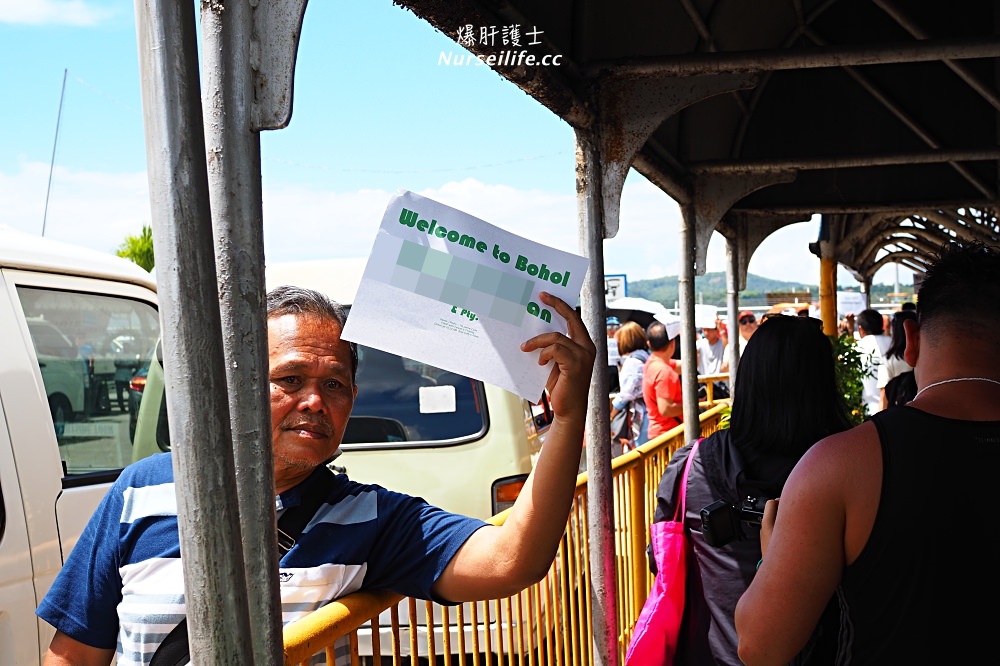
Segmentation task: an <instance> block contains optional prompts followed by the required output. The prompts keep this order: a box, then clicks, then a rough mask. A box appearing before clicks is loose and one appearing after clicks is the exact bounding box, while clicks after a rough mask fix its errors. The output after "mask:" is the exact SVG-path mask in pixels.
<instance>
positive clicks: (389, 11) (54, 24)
mask: <svg viewBox="0 0 1000 666" xmlns="http://www.w3.org/2000/svg"><path fill="white" fill-rule="evenodd" d="M456 28H457V26H456ZM540 39H543V40H544V34H542V35H541V36H540ZM442 52H444V53H449V52H454V53H455V54H461V53H464V49H462V47H460V46H458V45H457V44H456V43H455V42H454V41H453V40H452V39H451V38H450V37H448V36H446V35H443V34H442V33H440V32H438V31H436V30H435V29H433V28H432V27H431V26H430V25H429V24H427V23H426V22H424V21H422V20H421V19H419V18H417V17H415V16H414V15H413V14H412V13H410V12H409V11H407V10H403V9H400V8H399V7H395V6H393V5H392V3H391V2H390V1H389V0H366V1H365V2H358V3H345V2H331V1H321V0H313V2H311V3H310V4H309V6H308V8H307V10H306V16H305V21H304V25H303V31H302V39H301V42H300V48H299V54H298V63H297V68H296V77H295V97H294V111H293V115H292V121H291V124H290V125H289V127H288V128H286V129H283V130H278V131H274V132H266V133H264V135H263V138H262V161H263V168H262V171H263V185H264V215H265V230H264V233H265V255H266V258H267V260H275V261H288V260H294V259H297V258H302V259H312V258H322V257H345V256H366V255H367V254H368V251H369V249H370V247H371V242H372V240H373V239H374V234H375V230H376V229H377V227H378V224H379V221H380V219H381V215H382V211H383V210H384V207H385V205H386V203H387V202H388V199H389V196H390V194H391V193H392V192H394V191H395V190H397V189H400V188H403V189H409V190H413V191H415V192H419V193H420V194H423V195H425V196H429V197H431V198H434V199H437V200H439V201H442V202H444V203H447V204H449V205H452V206H455V207H457V208H460V209H463V210H465V211H467V212H469V213H471V214H474V215H476V216H478V217H481V218H483V219H486V220H488V221H490V222H492V223H493V224H496V225H498V226H501V227H503V228H505V229H508V230H509V231H512V232H514V233H518V234H521V235H524V236H528V237H531V238H533V239H534V240H537V241H540V242H544V243H547V244H550V245H554V246H556V247H559V248H560V249H564V250H569V251H577V250H578V245H577V210H576V195H575V180H574V179H575V171H574V143H573V132H572V130H571V128H570V127H569V126H568V125H567V124H566V123H565V122H563V121H562V120H560V119H559V118H557V117H556V116H555V115H554V114H552V113H551V112H549V111H548V110H547V109H546V108H544V107H542V106H541V105H540V104H538V103H537V102H535V101H534V100H533V99H532V98H531V97H529V96H528V95H526V94H525V93H523V92H522V91H521V90H520V89H519V88H517V87H516V86H514V85H513V84H512V83H510V82H508V81H506V80H504V79H502V78H501V77H500V76H499V75H497V74H496V73H495V72H493V71H492V70H490V69H489V68H488V67H485V66H462V67H455V66H450V67H449V66H447V65H439V56H440V54H441V53H442ZM0 59H2V62H3V63H5V64H4V66H3V67H2V68H0V86H2V88H0V89H3V90H4V91H5V99H6V103H5V104H3V105H0V127H3V130H2V141H0V201H3V202H4V205H3V206H2V207H0V224H4V225H7V226H10V227H14V228H16V229H20V230H23V231H27V232H30V233H39V234H40V233H41V230H42V220H43V216H44V217H45V229H46V230H45V235H46V236H47V237H52V238H55V239H57V240H62V241H66V242H72V243H77V244H81V245H86V246H88V247H93V248H95V249H98V250H104V251H112V250H113V249H114V248H115V247H116V246H117V245H118V244H119V243H121V241H122V239H123V238H124V237H125V236H126V235H127V234H133V233H137V232H138V231H139V229H140V228H141V226H142V224H144V223H148V222H149V200H148V188H147V184H146V174H145V169H146V159H145V147H144V137H143V127H142V112H141V103H140V91H139V73H138V58H137V53H136V38H135V23H134V14H133V6H132V3H131V2H125V1H123V0H21V1H20V2H15V1H14V0H0ZM14 63H17V64H16V65H15V64H14ZM64 69H66V70H68V74H67V79H66V92H65V97H64V101H63V108H62V115H61V121H60V127H59V140H58V145H57V149H56V156H55V171H54V174H53V177H52V186H51V194H50V199H49V207H48V213H47V215H46V214H45V197H46V188H47V184H48V179H49V162H50V159H51V157H52V148H53V138H54V134H55V129H56V119H57V116H58V108H59V99H60V87H61V84H62V79H63V70H64ZM679 220H680V214H679V211H678V209H677V205H676V203H675V202H673V201H672V200H671V199H670V198H669V197H668V196H667V195H666V194H664V193H663V192H661V191H659V190H657V189H656V188H655V187H653V186H652V185H650V184H649V183H648V182H647V181H646V180H645V179H644V178H642V177H641V176H639V175H638V174H637V173H635V172H632V173H631V174H630V175H629V177H628V179H627V180H626V185H625V191H624V193H623V197H622V219H621V229H620V231H619V234H618V236H616V237H615V238H614V239H611V240H609V241H607V242H606V243H605V264H606V265H605V268H606V272H607V273H625V274H627V275H628V276H629V279H630V280H631V279H643V278H650V277H660V276H663V275H667V274H676V273H677V272H678V256H679V254H678V249H677V247H678V242H679V235H678V230H679ZM817 231H818V224H817V223H816V222H807V223H802V224H798V225H794V226H792V227H789V228H786V229H783V230H781V231H779V232H777V233H775V234H774V235H772V236H771V237H770V238H768V239H767V240H766V241H765V242H764V244H763V245H762V246H761V248H760V249H759V250H758V251H757V252H756V253H755V255H754V256H753V257H752V258H751V262H750V271H751V272H753V273H757V274H759V275H764V276H767V277H771V278H775V279H782V280H789V281H796V282H800V283H805V284H816V283H818V281H819V277H818V275H819V272H818V271H819V262H818V260H817V259H816V258H815V257H813V256H812V255H810V254H809V253H808V251H807V249H806V244H807V243H808V242H809V241H812V240H815V239H816V235H817ZM724 262H725V245H724V241H723V240H722V238H721V237H720V236H718V235H716V236H715V238H714V239H713V241H712V243H711V245H710V247H709V260H708V269H709V270H710V271H714V270H724V266H725V263H724ZM893 277H894V271H893V269H892V268H888V269H883V271H882V272H880V274H879V275H878V279H877V281H880V282H881V281H885V282H891V281H892V279H893ZM900 278H901V281H902V282H910V279H909V274H908V272H906V271H902V270H901V271H900ZM840 282H841V283H842V284H849V283H851V284H852V283H853V280H852V279H851V278H849V277H847V276H846V273H845V272H844V271H842V274H841V278H840Z"/></svg>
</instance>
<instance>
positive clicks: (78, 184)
mask: <svg viewBox="0 0 1000 666" xmlns="http://www.w3.org/2000/svg"><path fill="white" fill-rule="evenodd" d="M48 178H49V166H48V165H47V164H42V163H39V162H33V163H26V164H22V165H21V170H20V172H18V173H17V174H14V175H9V174H5V173H2V172H0V201H3V202H4V206H3V210H2V212H0V223H2V224H6V225H7V226H10V227H13V228H15V229H18V230H21V231H24V232H26V233H33V234H39V235H41V233H42V224H43V219H44V224H45V236H46V237H47V238H54V239H56V240H60V241H63V242H66V243H72V244H74V245H81V246H84V247H89V248H92V249H95V250H99V251H103V252H111V251H113V250H114V249H115V248H117V247H118V246H119V245H120V244H121V242H122V240H124V238H125V236H127V235H129V234H136V233H138V232H139V231H140V230H141V229H142V225H143V224H149V221H150V218H149V195H148V189H147V186H146V174H145V172H142V173H96V172H86V171H71V170H68V169H65V168H59V167H57V168H56V169H55V171H54V172H53V175H52V190H51V195H50V197H49V208H48V214H47V215H46V214H45V193H46V188H47V185H48Z"/></svg>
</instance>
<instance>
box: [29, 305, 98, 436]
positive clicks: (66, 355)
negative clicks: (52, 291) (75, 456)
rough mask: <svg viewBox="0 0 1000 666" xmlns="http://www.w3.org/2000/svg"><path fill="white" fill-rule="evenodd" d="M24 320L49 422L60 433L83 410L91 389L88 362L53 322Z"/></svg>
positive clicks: (37, 318) (35, 319)
mask: <svg viewBox="0 0 1000 666" xmlns="http://www.w3.org/2000/svg"><path fill="white" fill-rule="evenodd" d="M25 321H26V323H27V324H28V333H29V334H30V335H31V341H32V345H33V346H34V348H35V356H36V358H37V359H38V368H39V370H40V371H41V373H42V383H43V384H44V385H45V393H46V399H47V401H48V405H49V412H50V413H51V415H52V423H53V425H54V427H55V430H56V434H57V435H60V436H61V435H62V434H63V433H64V432H65V430H66V423H67V422H68V421H72V420H73V419H74V417H75V415H76V414H78V413H83V411H84V408H85V398H86V396H87V394H88V391H89V389H90V379H89V377H90V375H89V372H88V368H87V364H86V361H85V360H84V359H83V357H82V356H81V355H80V350H79V348H77V346H76V345H74V344H73V343H72V342H70V339H69V338H68V337H66V335H65V334H64V333H63V332H62V331H60V330H59V329H58V328H56V326H55V325H54V324H51V323H49V322H48V321H46V320H44V319H42V318H41V317H29V318H26V319H25Z"/></svg>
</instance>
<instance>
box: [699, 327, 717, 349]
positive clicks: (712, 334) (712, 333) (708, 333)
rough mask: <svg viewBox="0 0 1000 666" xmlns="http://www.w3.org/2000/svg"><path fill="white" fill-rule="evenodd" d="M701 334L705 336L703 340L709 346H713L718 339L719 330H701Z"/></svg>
mask: <svg viewBox="0 0 1000 666" xmlns="http://www.w3.org/2000/svg"><path fill="white" fill-rule="evenodd" d="M701 332H702V333H704V334H705V339H706V340H708V343H709V344H710V345H714V344H715V342H716V341H717V340H718V339H719V329H717V328H703V329H701Z"/></svg>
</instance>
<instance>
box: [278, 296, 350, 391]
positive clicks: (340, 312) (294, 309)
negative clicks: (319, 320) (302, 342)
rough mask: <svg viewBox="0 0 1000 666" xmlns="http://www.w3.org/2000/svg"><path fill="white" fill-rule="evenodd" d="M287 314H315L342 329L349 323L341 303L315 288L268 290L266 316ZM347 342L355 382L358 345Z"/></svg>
mask: <svg viewBox="0 0 1000 666" xmlns="http://www.w3.org/2000/svg"><path fill="white" fill-rule="evenodd" d="M286 314H294V315H301V314H313V315H316V316H318V317H323V318H324V319H330V320H332V321H335V322H336V323H337V324H338V325H339V326H340V330H341V331H343V330H344V324H346V323H347V313H346V312H344V306H342V305H341V304H340V303H338V302H337V301H335V300H333V299H332V298H330V297H329V296H327V295H326V294H323V293H321V292H318V291H316V290H315V289H306V288H304V287H293V286H291V285H283V286H281V287H275V288H274V289H272V290H271V291H269V292H267V316H266V318H267V319H274V318H276V317H281V316H284V315H286ZM345 342H347V343H348V344H349V345H350V347H351V381H352V382H354V381H356V380H357V378H358V346H357V345H356V344H354V343H353V342H350V341H345Z"/></svg>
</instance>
